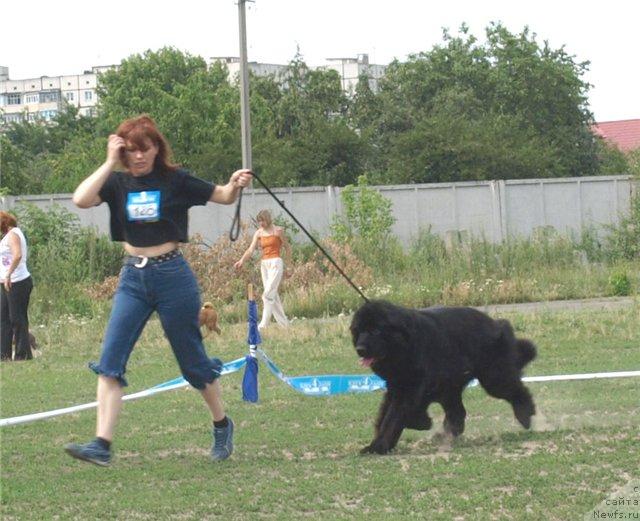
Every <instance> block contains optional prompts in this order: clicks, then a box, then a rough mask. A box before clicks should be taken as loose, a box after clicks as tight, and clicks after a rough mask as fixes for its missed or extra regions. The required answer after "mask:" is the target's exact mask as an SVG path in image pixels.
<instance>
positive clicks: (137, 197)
mask: <svg viewBox="0 0 640 521" xmlns="http://www.w3.org/2000/svg"><path fill="white" fill-rule="evenodd" d="M127 218H128V219H129V221H157V220H159V219H160V191H159V190H156V191H152V192H129V193H128V194H127Z"/></svg>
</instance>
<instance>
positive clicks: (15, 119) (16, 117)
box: [3, 114, 24, 123]
mask: <svg viewBox="0 0 640 521" xmlns="http://www.w3.org/2000/svg"><path fill="white" fill-rule="evenodd" d="M3 117H4V122H5V123H19V122H20V121H22V120H23V119H24V116H23V115H22V114H5V115H4V116H3Z"/></svg>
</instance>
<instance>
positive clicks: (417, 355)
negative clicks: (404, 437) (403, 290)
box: [351, 301, 536, 454]
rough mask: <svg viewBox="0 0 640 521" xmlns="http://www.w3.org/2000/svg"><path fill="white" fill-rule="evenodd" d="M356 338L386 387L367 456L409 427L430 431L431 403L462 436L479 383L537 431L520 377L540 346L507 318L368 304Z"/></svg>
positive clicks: (355, 326)
mask: <svg viewBox="0 0 640 521" xmlns="http://www.w3.org/2000/svg"><path fill="white" fill-rule="evenodd" d="M351 335H352V338H353V345H354V346H355V348H356V351H357V353H358V356H360V358H361V361H362V362H363V365H367V366H370V367H371V369H372V370H373V372H374V373H376V374H377V375H378V376H380V377H381V378H383V379H384V380H385V381H386V383H387V391H386V393H385V396H384V399H383V400H382V404H381V405H380V411H379V413H378V419H377V420H376V424H375V436H374V438H373V441H372V442H371V443H370V444H369V445H367V446H366V447H365V448H364V449H362V451H361V452H362V453H377V454H385V453H387V452H389V451H390V450H391V449H393V448H394V447H395V446H396V444H397V443H398V439H399V438H400V435H401V434H402V431H403V429H405V428H406V429H417V430H428V429H430V428H431V424H432V422H431V418H430V417H429V416H428V414H427V408H428V407H429V404H430V403H432V402H438V403H440V404H441V405H442V408H443V409H444V412H445V418H444V429H445V431H446V432H448V433H450V434H451V435H453V436H458V435H460V434H462V432H463V430H464V420H465V416H466V411H465V408H464V405H463V404H462V392H463V391H464V389H465V387H466V385H467V384H468V383H469V382H470V381H471V380H472V379H474V378H477V379H478V381H479V382H480V385H482V387H483V388H484V389H485V390H486V391H487V392H488V393H489V394H490V395H491V396H494V397H496V398H502V399H504V400H507V401H508V402H509V403H511V406H512V407H513V412H514V414H515V416H516V418H517V419H518V421H519V422H520V423H521V424H522V426H523V427H524V428H526V429H528V428H530V427H531V416H532V415H534V414H535V405H534V403H533V400H532V398H531V394H530V393H529V391H528V389H527V388H526V387H525V386H524V385H523V384H522V382H521V380H520V377H521V372H522V368H523V367H524V366H525V365H526V364H527V363H528V362H530V361H531V360H533V359H534V358H535V356H536V347H535V345H534V344H533V343H532V342H531V341H529V340H525V339H518V338H516V337H515V335H514V332H513V329H512V327H511V325H510V324H509V322H508V321H506V320H494V319H492V318H491V317H489V316H488V315H486V314H484V313H482V312H481V311H478V310H475V309H473V308H465V307H434V308H427V309H408V308H404V307H400V306H396V305H394V304H391V303H389V302H385V301H370V302H367V303H365V304H364V305H363V306H362V307H361V308H360V309H358V310H357V311H356V313H355V315H354V317H353V320H352V322H351Z"/></svg>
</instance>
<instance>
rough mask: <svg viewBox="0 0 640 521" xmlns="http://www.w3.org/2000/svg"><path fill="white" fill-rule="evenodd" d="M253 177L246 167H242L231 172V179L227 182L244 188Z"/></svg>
mask: <svg viewBox="0 0 640 521" xmlns="http://www.w3.org/2000/svg"><path fill="white" fill-rule="evenodd" d="M252 179H253V175H252V173H251V170H249V169H248V168H242V169H240V170H236V171H235V172H234V173H233V174H231V179H229V182H230V183H231V184H232V185H233V186H234V187H236V188H246V187H247V186H249V184H250V183H251V180H252Z"/></svg>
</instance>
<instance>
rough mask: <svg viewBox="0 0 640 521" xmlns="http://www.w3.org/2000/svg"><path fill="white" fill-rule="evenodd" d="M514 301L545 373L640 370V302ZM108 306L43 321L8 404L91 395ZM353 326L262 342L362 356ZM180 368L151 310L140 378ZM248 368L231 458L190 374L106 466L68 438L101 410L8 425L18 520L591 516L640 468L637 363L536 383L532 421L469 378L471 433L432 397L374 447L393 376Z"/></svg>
mask: <svg viewBox="0 0 640 521" xmlns="http://www.w3.org/2000/svg"><path fill="white" fill-rule="evenodd" d="M505 316H507V318H510V319H511V320H512V322H513V324H514V326H515V328H516V329H517V331H518V333H519V334H520V335H522V336H527V337H530V338H532V339H534V340H535V341H536V343H537V344H538V347H539V357H538V359H537V360H535V361H534V362H533V363H532V364H531V365H530V366H529V367H528V370H527V374H529V375H546V374H558V373H574V372H580V373H582V372H595V371H616V370H633V369H640V349H639V347H640V328H638V323H639V322H640V306H639V305H638V304H636V305H635V306H633V307H630V308H629V309H624V310H616V311H597V312H596V311H583V312H571V313H563V312H561V313H550V312H545V313H536V314H531V315H505ZM104 321H105V319H104V317H100V318H96V319H93V320H86V319H85V320H84V321H83V320H75V321H74V320H69V319H68V318H64V319H61V320H59V321H57V322H56V321H52V322H51V323H49V324H48V325H47V327H46V328H42V329H38V328H36V329H35V331H36V334H37V336H38V338H39V340H40V341H41V344H42V351H43V355H42V356H41V357H40V358H37V359H35V360H33V361H32V362H28V363H7V364H4V363H3V364H2V368H1V377H2V380H1V382H2V388H1V391H2V396H1V398H0V405H1V415H2V417H3V418H4V417H10V416H14V415H21V414H27V413H31V412H37V411H43V410H49V409H53V408H59V407H65V406H70V405H74V404H79V403H85V402H89V401H93V400H94V399H95V398H94V397H95V376H94V375H93V374H92V373H90V371H89V370H88V369H86V363H87V361H88V360H92V359H95V358H96V357H97V355H98V349H99V344H100V339H101V337H102V334H103V329H104ZM222 326H223V335H222V336H221V337H215V338H210V339H208V349H209V351H210V352H211V354H216V355H218V356H221V357H222V358H223V359H224V360H231V359H234V358H237V357H239V356H242V355H243V354H244V353H245V351H246V344H245V338H246V330H245V326H244V325H233V324H222ZM347 326H348V318H335V319H329V320H301V321H296V322H294V325H293V327H292V329H291V330H289V331H283V330H278V329H277V328H276V327H275V326H274V327H273V329H270V330H267V332H266V333H265V334H264V337H265V338H264V344H263V347H264V349H265V350H266V351H267V352H268V353H269V355H270V357H271V358H272V359H273V360H274V361H275V362H276V363H277V364H278V365H279V366H280V367H281V369H282V370H283V371H284V372H285V373H286V374H289V375H302V374H320V373H325V374H326V373H360V372H362V369H361V368H360V367H359V366H358V365H357V359H356V357H355V356H354V353H353V349H352V348H351V347H350V341H349V336H348V327H347ZM176 376H178V370H177V367H176V364H175V362H174V361H173V359H172V355H171V353H170V349H169V347H168V345H167V343H166V340H165V339H164V337H163V334H162V331H161V329H160V327H159V324H158V322H157V320H152V321H151V322H150V323H149V325H148V327H147V329H146V330H145V332H144V333H143V336H142V337H141V339H140V341H139V344H138V346H137V347H136V349H135V351H134V354H133V355H132V358H131V360H130V363H129V372H128V379H129V382H130V384H131V386H130V387H129V388H128V389H127V392H135V391H138V390H142V389H145V388H148V387H150V386H152V385H155V384H157V383H160V382H163V381H165V380H168V379H171V378H174V377H176ZM241 379H242V375H241V373H235V374H232V375H228V376H225V377H224V378H223V387H224V391H225V402H226V404H227V408H228V412H229V414H230V415H231V416H232V417H233V418H234V421H235V422H236V425H237V431H236V452H235V453H234V455H233V457H232V458H231V459H230V460H228V461H225V462H222V463H218V464H213V463H211V462H210V461H209V457H208V452H209V447H210V427H209V420H208V413H207V412H206V409H205V407H204V405H203V403H202V402H201V399H200V397H199V396H198V394H197V393H195V392H193V391H192V390H176V391H170V392H167V393H163V394H160V395H157V396H154V397H150V398H146V399H142V400H138V401H134V402H128V403H126V404H125V407H124V411H123V414H122V418H121V421H120V425H119V428H118V435H117V438H116V441H115V459H114V462H113V465H112V467H111V468H108V469H104V468H99V467H95V466H93V465H89V464H84V463H82V462H78V461H76V460H72V459H71V458H69V457H68V456H66V455H65V454H64V453H63V451H62V446H63V445H64V444H65V443H67V442H69V441H78V440H80V441H84V440H86V439H88V438H90V437H91V436H92V434H93V429H94V422H95V412H94V411H84V412H80V413H77V414H73V415H67V416H62V417H58V418H53V419H49V420H44V421H40V422H35V423H31V424H24V425H16V426H11V427H3V428H2V429H1V430H0V435H1V436H2V438H1V453H2V454H1V457H2V458H1V463H2V483H1V484H2V510H1V517H2V519H3V520H12V519H16V520H18V519H19V520H23V519H25V520H29V519H78V520H80V519H82V520H86V519H118V520H130V519H149V520H157V519H215V518H218V517H222V516H225V517H226V518H229V519H301V518H312V519H318V518H324V519H349V518H352V519H362V518H363V517H365V516H366V517H367V518H370V519H401V518H416V519H442V520H450V519H469V520H475V519H535V520H538V519H583V516H584V515H585V514H590V513H591V512H592V510H593V509H594V508H595V507H596V506H597V505H598V504H599V503H600V502H601V501H602V500H603V499H604V498H605V497H607V496H608V495H609V494H611V493H613V492H615V491H616V490H619V489H620V488H621V487H623V486H625V485H626V484H628V483H629V481H630V480H633V479H636V480H637V479H638V478H640V475H639V474H638V470H637V464H638V458H637V453H638V446H639V443H640V435H639V434H638V433H639V427H640V425H639V424H640V420H639V418H640V390H639V389H640V386H639V385H638V379H637V378H636V379H634V378H627V379H615V380H593V381H579V382H553V383H531V384H529V387H530V389H531V390H532V392H533V395H534V399H535V401H536V403H537V407H538V411H539V414H538V415H537V417H536V419H535V424H534V429H533V430H532V431H531V432H527V431H524V430H522V429H521V428H520V427H519V426H518V424H517V422H516V421H515V419H514V418H513V415H512V413H511V410H510V407H509V406H508V405H507V404H506V403H505V402H502V401H498V400H495V399H493V398H490V397H488V396H487V395H486V393H484V391H482V390H481V389H478V388H474V389H469V390H467V391H466V393H465V405H466V408H467V410H468V420H467V430H466V432H465V434H464V436H463V437H462V438H461V439H459V440H457V441H455V442H453V443H451V442H449V441H448V440H447V439H445V438H444V437H442V436H441V435H439V431H441V427H440V425H441V422H442V411H441V409H440V408H439V406H432V408H431V409H430V412H431V415H432V416H433V418H434V420H435V425H436V426H437V427H436V428H435V429H434V430H433V431H430V432H427V433H425V432H417V431H405V433H404V434H403V436H402V438H401V439H400V443H399V445H398V447H397V450H396V451H395V452H394V453H393V454H392V455H389V456H382V457H380V456H367V457H362V456H359V455H358V450H359V449H360V448H361V447H362V446H364V445H365V444H366V443H368V442H369V441H370V439H371V436H372V422H373V418H374V415H375V413H376V411H377V406H378V403H379V401H380V398H381V394H380V393H370V394H363V395H345V396H336V397H328V398H312V397H305V396H303V395H300V394H297V393H295V392H294V391H292V390H291V389H289V388H288V387H287V386H285V385H284V384H282V383H281V382H279V381H278V380H276V379H275V378H274V377H272V375H271V374H270V373H269V372H268V370H267V368H266V367H264V366H261V368H260V393H261V394H260V402H259V403H258V404H247V403H244V402H242V401H241V390H240V386H241ZM591 518H593V516H592V515H591Z"/></svg>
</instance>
